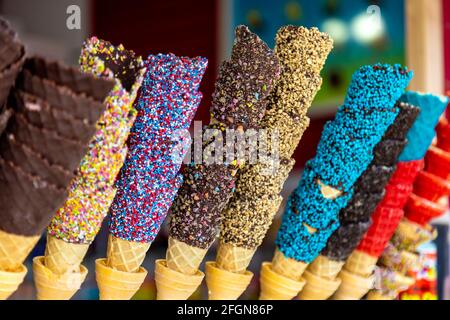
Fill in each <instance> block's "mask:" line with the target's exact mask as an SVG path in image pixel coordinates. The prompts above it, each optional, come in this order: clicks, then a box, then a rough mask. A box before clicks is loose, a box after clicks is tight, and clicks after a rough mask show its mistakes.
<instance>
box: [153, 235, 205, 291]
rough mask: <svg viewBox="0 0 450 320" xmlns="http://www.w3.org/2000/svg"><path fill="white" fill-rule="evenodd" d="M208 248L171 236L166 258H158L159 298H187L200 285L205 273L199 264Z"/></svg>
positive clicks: (157, 284)
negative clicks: (198, 246)
mask: <svg viewBox="0 0 450 320" xmlns="http://www.w3.org/2000/svg"><path fill="white" fill-rule="evenodd" d="M207 251H208V250H207V249H201V248H197V247H194V246H190V245H188V244H186V243H184V242H182V241H179V240H177V239H175V238H172V237H169V247H168V248H167V252H166V260H157V261H156V266H155V281H156V289H157V296H156V298H157V299H158V300H186V299H188V298H189V297H190V296H191V295H192V294H193V293H194V292H195V291H196V290H197V288H198V287H199V286H200V284H201V282H202V281H203V278H204V276H205V275H204V274H203V272H201V271H199V266H200V264H201V263H202V261H203V258H204V257H205V255H206V252H207Z"/></svg>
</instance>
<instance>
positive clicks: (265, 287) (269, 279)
mask: <svg viewBox="0 0 450 320" xmlns="http://www.w3.org/2000/svg"><path fill="white" fill-rule="evenodd" d="M260 283H261V293H260V296H259V299H260V300H291V299H292V298H294V297H295V296H296V295H297V294H298V293H299V292H300V291H301V290H302V289H303V287H304V285H305V281H304V280H303V279H300V280H294V279H291V278H288V277H285V276H283V275H281V274H279V273H277V272H275V271H274V270H273V268H272V263H270V262H264V263H263V264H262V267H261V274H260Z"/></svg>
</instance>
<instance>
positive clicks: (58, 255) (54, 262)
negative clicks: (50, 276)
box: [44, 235, 89, 275]
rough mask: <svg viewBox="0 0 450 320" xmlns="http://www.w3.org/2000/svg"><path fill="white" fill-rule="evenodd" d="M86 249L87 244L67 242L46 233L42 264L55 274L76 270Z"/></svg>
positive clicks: (87, 247)
mask: <svg viewBox="0 0 450 320" xmlns="http://www.w3.org/2000/svg"><path fill="white" fill-rule="evenodd" d="M88 249H89V244H77V243H68V242H65V241H63V240H59V239H57V238H55V237H52V236H49V235H47V246H46V247H45V257H44V265H45V267H46V268H48V269H50V270H51V271H52V272H53V273H55V274H57V275H64V274H67V273H74V272H78V271H79V270H80V265H81V262H82V261H83V259H84V256H85V255H86V252H87V250H88Z"/></svg>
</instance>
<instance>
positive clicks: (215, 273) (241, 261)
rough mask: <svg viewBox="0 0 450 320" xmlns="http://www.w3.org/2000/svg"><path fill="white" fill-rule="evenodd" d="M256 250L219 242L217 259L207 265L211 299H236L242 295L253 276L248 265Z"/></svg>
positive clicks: (207, 280) (207, 279) (207, 281)
mask: <svg viewBox="0 0 450 320" xmlns="http://www.w3.org/2000/svg"><path fill="white" fill-rule="evenodd" d="M255 251H256V249H246V248H240V247H235V246H233V245H231V244H224V243H219V246H218V248H217V257H216V261H215V262H209V263H207V267H206V283H207V285H208V296H209V299H210V300H236V299H237V298H239V297H240V296H241V294H242V293H243V292H244V291H245V289H247V287H248V285H249V284H250V281H251V280H252V278H253V273H252V272H250V271H247V267H248V265H249V264H250V261H251V259H252V257H253V255H254V254H255Z"/></svg>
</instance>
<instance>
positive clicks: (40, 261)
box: [33, 257, 88, 300]
mask: <svg viewBox="0 0 450 320" xmlns="http://www.w3.org/2000/svg"><path fill="white" fill-rule="evenodd" d="M45 259H46V257H35V258H34V259H33V275H34V283H35V285H36V295H37V299H38V300H69V299H70V298H72V297H73V295H74V294H75V293H76V292H77V291H78V290H79V289H80V287H81V284H82V283H83V282H84V280H85V279H86V275H87V273H88V270H87V269H86V268H85V267H84V266H83V265H78V270H73V271H69V272H66V273H64V274H57V273H55V272H53V271H52V270H51V269H49V268H48V267H47V266H45Z"/></svg>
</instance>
